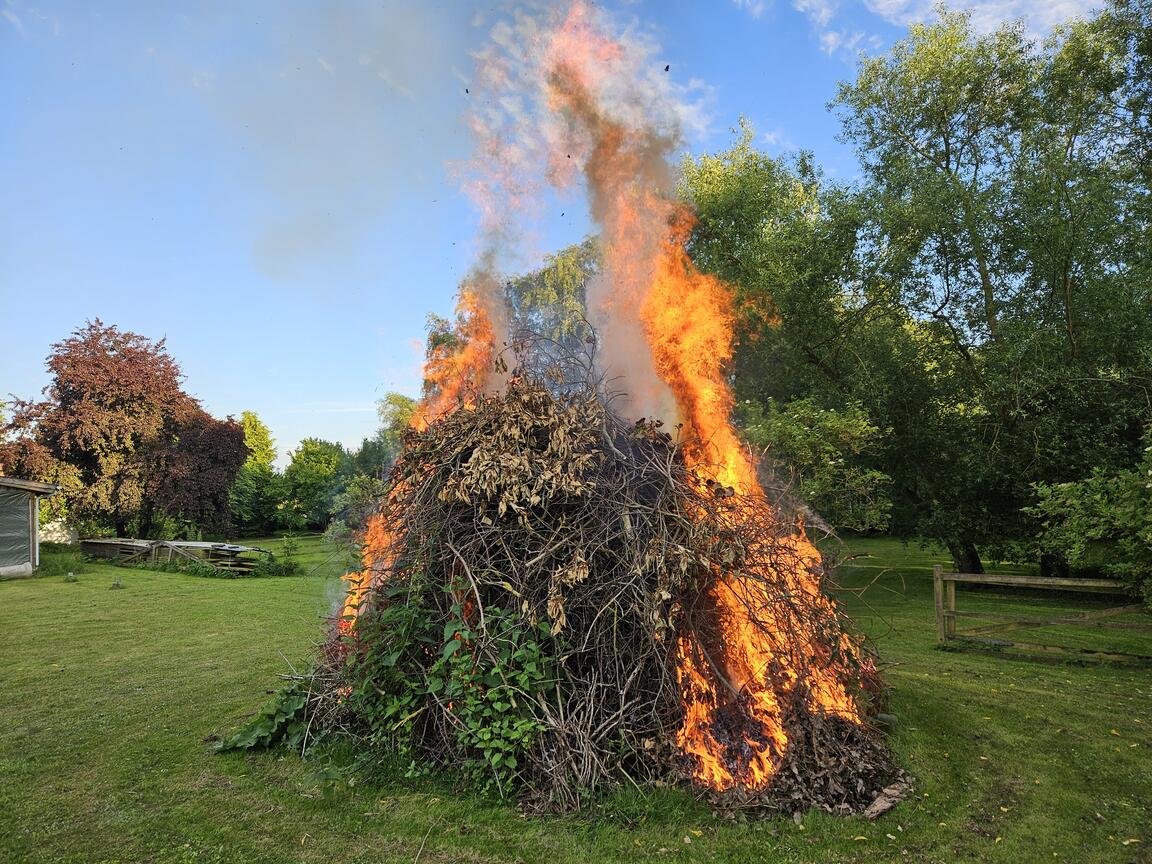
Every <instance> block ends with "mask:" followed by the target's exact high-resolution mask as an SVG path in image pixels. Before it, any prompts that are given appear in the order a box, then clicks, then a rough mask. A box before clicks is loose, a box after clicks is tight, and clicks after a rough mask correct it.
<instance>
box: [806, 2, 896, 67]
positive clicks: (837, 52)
mask: <svg viewBox="0 0 1152 864" xmlns="http://www.w3.org/2000/svg"><path fill="white" fill-rule="evenodd" d="M878 2H882V3H883V2H898V0H878ZM910 2H911V0H910ZM792 8H793V9H795V10H796V11H797V12H800V13H802V14H803V15H804V16H805V17H806V18H807V19H808V20H809V21H810V22H811V23H812V27H813V29H815V31H816V38H817V39H818V40H819V43H820V49H821V50H822V51H823V52H824V53H825V54H827V55H829V56H830V57H839V58H840V59H842V60H851V59H853V58H854V57H855V56H856V54H857V53H859V51H860V50H861V49H862V48H863V47H864V46H865V45H871V46H873V47H875V46H876V44H877V43H878V42H879V37H877V36H875V35H874V34H870V33H869V32H868V31H867V30H864V29H861V28H860V27H857V26H845V25H843V24H840V23H839V22H838V21H837V17H838V13H839V11H840V3H839V0H792Z"/></svg>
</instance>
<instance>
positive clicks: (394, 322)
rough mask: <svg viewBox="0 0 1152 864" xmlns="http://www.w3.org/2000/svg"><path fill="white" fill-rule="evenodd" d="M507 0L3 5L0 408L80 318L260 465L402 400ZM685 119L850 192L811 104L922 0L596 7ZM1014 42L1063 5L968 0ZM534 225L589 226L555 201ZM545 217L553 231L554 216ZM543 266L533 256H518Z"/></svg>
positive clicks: (695, 146)
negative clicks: (156, 354)
mask: <svg viewBox="0 0 1152 864" xmlns="http://www.w3.org/2000/svg"><path fill="white" fill-rule="evenodd" d="M511 5H514V4H504V3H499V2H474V3H473V2H463V0H460V2H449V0H443V2H435V0H383V2H380V0H376V2H372V3H367V2H364V3H360V2H341V3H335V2H332V3H323V4H322V3H313V2H304V0H298V2H289V0H269V2H261V0H247V2H236V0H220V2H197V3H175V2H159V0H157V2H144V0H139V2H127V0H125V2H119V3H101V2H99V0H86V2H74V3H68V2H60V3H51V2H47V0H37V2H31V3H30V2H24V0H0V142H2V144H0V195H2V196H3V205H2V206H0V310H3V311H2V312H0V399H2V398H6V397H7V395H8V394H9V393H14V394H16V395H17V396H21V397H30V396H34V395H36V394H38V393H39V391H40V389H41V388H42V387H43V386H44V385H45V384H46V383H47V377H46V374H45V372H44V368H43V364H44V358H45V357H46V355H47V354H48V352H49V350H50V346H51V344H52V343H53V342H56V341H58V340H60V339H62V338H64V337H65V336H66V335H67V334H68V333H69V332H71V331H72V330H73V329H75V328H76V327H77V326H80V325H81V324H83V322H84V321H85V320H86V319H89V318H96V317H99V318H101V319H103V321H104V322H105V323H114V324H116V325H118V326H120V327H122V328H124V329H129V330H133V331H136V332H139V333H142V334H144V335H146V336H149V337H151V338H157V339H158V338H161V337H165V338H167V340H168V347H169V350H170V351H171V352H172V354H173V356H174V357H175V358H176V359H177V361H178V362H179V363H180V364H181V366H182V367H183V369H184V372H185V374H186V375H187V379H188V380H187V389H188V390H189V392H191V393H192V394H193V395H195V396H197V397H199V398H200V399H201V400H202V401H203V403H204V405H205V407H206V408H207V409H208V410H209V411H211V412H212V413H214V414H215V415H217V416H224V415H227V414H234V415H239V413H240V412H241V411H243V410H253V411H256V412H257V413H258V414H259V415H260V416H261V417H262V418H263V419H264V421H265V422H266V423H267V424H268V425H269V426H270V427H271V428H272V431H273V435H274V436H275V438H276V440H277V443H278V446H279V447H280V449H281V451H286V450H288V449H290V448H291V447H293V446H295V444H296V443H297V442H298V441H299V440H300V439H301V438H304V437H307V436H318V437H323V438H327V439H330V440H335V441H341V442H343V443H344V444H346V445H349V446H355V445H357V444H358V443H359V441H360V440H361V439H362V438H363V437H365V436H366V435H369V434H371V433H372V431H373V430H374V429H375V427H376V416H375V409H374V402H375V400H376V399H378V398H380V397H381V396H382V395H383V394H384V393H385V392H387V391H389V390H400V391H402V392H406V393H409V394H412V395H415V394H416V393H417V391H418V389H419V381H420V361H421V346H422V337H423V332H424V320H425V316H426V315H427V314H428V313H429V312H435V313H438V314H442V315H445V314H448V313H449V312H450V311H451V309H452V305H453V295H454V293H455V289H456V285H457V284H458V283H459V281H460V279H461V278H462V277H463V276H464V274H465V272H466V271H467V269H468V266H469V264H470V263H471V261H472V257H473V256H474V254H475V253H476V251H477V241H476V236H477V226H478V222H477V217H476V214H475V213H474V212H473V210H472V208H471V205H470V204H469V202H468V200H467V199H466V197H465V196H464V195H463V194H462V193H461V192H460V191H459V190H458V188H457V185H456V179H455V177H456V172H455V171H454V169H453V163H459V162H460V161H462V160H465V159H467V158H468V156H469V153H470V147H471V141H470V140H469V137H468V134H467V131H466V129H465V126H464V123H463V115H464V112H465V111H466V110H467V107H468V102H467V100H468V99H469V98H470V96H469V94H466V93H465V92H464V91H465V87H466V86H467V82H468V79H469V75H470V71H471V59H470V53H471V52H473V51H475V50H477V49H478V48H480V47H481V46H482V45H483V44H484V42H485V41H486V36H487V34H488V32H489V29H490V28H491V26H492V24H493V22H494V21H495V20H496V19H497V18H498V17H499V15H500V14H501V13H502V11H503V10H505V9H506V8H508V6H511ZM603 5H604V6H605V8H607V9H608V10H610V11H612V12H613V13H614V14H615V15H617V16H618V18H619V20H620V22H621V23H622V24H624V25H627V24H631V25H632V26H636V27H640V28H642V29H644V30H646V31H647V32H649V33H650V34H651V35H652V36H653V37H654V38H655V40H656V41H657V42H658V43H659V44H660V45H661V62H662V63H667V64H670V66H671V70H670V73H669V74H671V75H673V76H674V77H675V78H676V79H677V80H679V81H680V82H681V83H684V84H689V83H691V84H693V87H694V90H693V92H694V93H696V94H698V96H699V98H700V100H701V103H702V108H703V112H704V114H705V116H706V118H707V124H706V126H705V127H704V128H703V129H700V130H696V131H694V132H693V133H692V135H691V136H690V140H688V141H687V142H686V149H687V150H689V151H691V152H694V153H700V152H706V151H713V150H717V149H720V148H722V147H724V146H725V145H726V144H727V143H728V142H729V141H730V140H731V132H730V130H731V128H732V127H733V126H734V125H735V124H736V122H737V120H738V118H739V117H740V116H741V115H743V116H746V117H747V118H748V119H749V120H751V122H752V123H753V124H754V126H755V128H756V130H757V134H758V143H759V144H760V146H762V147H763V148H764V149H767V150H768V151H770V152H773V153H779V152H784V151H790V150H794V149H797V148H804V149H808V150H812V151H814V152H815V154H816V157H817V160H818V162H819V163H820V164H822V165H823V166H824V168H825V169H826V170H827V171H828V172H829V173H830V174H831V175H833V176H835V177H838V178H841V179H850V178H851V177H852V176H854V174H855V171H856V167H855V159H854V157H853V155H852V153H851V152H850V151H849V150H848V149H847V148H846V147H845V146H844V145H842V144H840V143H838V142H837V141H836V134H837V131H838V124H837V121H836V119H835V117H834V116H832V115H831V114H829V112H828V111H827V110H826V107H825V106H826V104H827V102H828V101H829V100H830V99H831V98H832V97H833V96H834V94H835V90H836V82H837V81H838V80H841V79H845V78H850V77H851V76H852V74H853V69H854V66H855V58H856V56H857V55H858V53H859V52H860V51H867V52H870V53H876V52H879V51H883V50H885V49H886V48H887V47H888V46H889V45H890V44H891V42H892V41H893V40H895V39H897V38H899V36H900V35H901V34H902V33H904V32H905V30H906V27H907V25H908V24H909V23H910V22H912V21H915V20H925V19H927V18H928V17H930V15H931V8H932V4H931V3H930V2H923V0H774V2H773V0H738V2H733V0H639V2H637V0H619V2H606V3H604V4H603ZM968 5H969V6H970V7H971V8H972V11H973V16H974V21H975V22H976V23H977V26H979V27H981V28H984V29H987V28H990V27H993V26H995V25H996V24H997V23H998V22H999V21H1001V20H1003V19H1004V18H1006V17H1021V18H1023V19H1024V20H1025V22H1026V24H1027V25H1028V26H1029V27H1030V28H1031V29H1033V30H1034V31H1035V32H1043V31H1044V30H1045V29H1046V28H1047V27H1049V26H1050V25H1051V24H1052V23H1054V22H1055V21H1058V20H1061V19H1063V18H1065V17H1068V16H1071V15H1074V14H1078V13H1083V12H1085V11H1087V9H1088V8H1089V6H1090V5H1091V4H1090V3H1088V2H1083V0H978V2H973V3H970V4H968ZM556 210H558V211H559V212H555V211H553V212H550V213H546V214H545V215H544V216H543V217H542V219H543V222H542V224H540V225H537V226H533V228H534V230H535V232H536V233H537V234H538V236H539V237H540V238H541V240H540V243H541V245H542V246H544V247H546V248H555V247H559V246H563V245H565V244H567V243H570V242H575V241H577V240H579V239H581V238H582V237H583V236H584V234H585V233H586V232H587V230H588V223H587V219H586V217H585V215H584V212H583V209H582V207H581V206H579V202H578V201H568V202H566V203H565V202H558V203H557V207H556ZM561 212H562V213H563V214H564V215H563V216H561V215H560V213H561ZM541 251H545V250H544V249H541Z"/></svg>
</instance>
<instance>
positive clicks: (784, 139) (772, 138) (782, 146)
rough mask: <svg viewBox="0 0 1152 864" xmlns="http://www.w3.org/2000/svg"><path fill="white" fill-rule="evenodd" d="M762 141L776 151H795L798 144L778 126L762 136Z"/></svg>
mask: <svg viewBox="0 0 1152 864" xmlns="http://www.w3.org/2000/svg"><path fill="white" fill-rule="evenodd" d="M760 138H761V140H762V141H763V142H764V144H765V145H766V146H768V147H771V148H773V149H776V150H793V149H795V147H796V142H795V141H793V140H792V138H791V136H790V135H789V134H788V132H787V131H786V130H785V129H784V128H783V127H782V126H776V127H774V128H772V129H769V130H768V131H767V132H764V133H762V134H761V135H760Z"/></svg>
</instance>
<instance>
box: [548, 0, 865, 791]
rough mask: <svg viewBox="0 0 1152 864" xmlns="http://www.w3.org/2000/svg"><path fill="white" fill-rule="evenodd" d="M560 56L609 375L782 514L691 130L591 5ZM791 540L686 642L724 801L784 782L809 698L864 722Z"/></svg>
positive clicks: (795, 538) (688, 701)
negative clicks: (756, 424) (746, 405)
mask: <svg viewBox="0 0 1152 864" xmlns="http://www.w3.org/2000/svg"><path fill="white" fill-rule="evenodd" d="M546 56H547V57H548V58H549V61H550V62H549V64H548V66H547V71H546V80H547V83H548V105H549V107H550V108H551V110H553V111H555V112H559V114H560V115H561V117H562V118H563V123H564V125H563V130H564V135H563V137H562V139H561V140H562V142H563V144H564V148H563V149H564V150H566V151H569V152H571V151H572V150H575V151H576V152H578V153H580V154H581V156H582V159H583V167H584V179H585V183H586V184H587V187H588V194H589V198H590V203H591V210H592V215H593V218H594V219H595V220H596V221H597V222H598V223H599V224H600V226H601V229H602V234H601V245H602V248H603V250H604V257H605V279H604V280H603V282H602V283H601V284H600V285H594V286H591V290H590V291H589V298H588V299H589V304H590V308H589V312H590V314H591V315H592V316H593V318H594V323H596V324H597V325H598V329H599V330H600V333H601V337H602V342H603V354H602V358H603V362H604V363H605V364H606V366H607V369H606V371H607V372H608V373H609V374H610V375H611V374H617V375H620V376H621V377H622V379H623V382H624V387H625V388H626V389H627V390H628V391H629V393H628V394H627V395H628V400H627V402H626V408H625V410H626V411H630V412H631V413H632V414H633V415H634V416H639V415H641V414H646V415H648V416H657V417H662V418H664V419H674V420H677V421H679V423H680V424H682V428H681V441H682V446H683V451H684V455H685V459H686V460H687V462H688V464H689V466H690V467H691V468H693V469H694V470H695V471H696V472H697V474H698V476H700V477H701V478H702V479H704V480H711V481H714V482H715V483H718V484H721V485H722V486H724V487H729V488H731V489H733V490H734V491H735V492H736V493H737V494H738V495H739V496H741V498H740V499H739V500H744V501H746V502H747V503H746V504H745V505H744V506H746V507H749V508H758V509H763V508H767V507H768V506H769V505H768V502H767V501H766V500H765V498H764V494H763V491H762V489H761V487H760V485H759V483H758V481H757V479H756V467H755V464H754V462H753V460H752V459H751V457H750V456H749V454H748V453H747V451H746V450H745V448H744V447H743V446H742V445H741V443H740V440H739V438H738V436H737V435H736V432H735V430H734V429H733V428H732V425H731V422H730V414H731V410H732V406H733V397H732V392H731V389H730V388H729V386H728V382H727V380H726V378H725V374H724V370H725V367H726V365H727V363H728V362H729V361H730V360H731V358H732V350H733V318H734V316H733V300H732V292H731V290H730V288H729V287H728V286H727V285H725V284H724V283H723V282H721V281H720V280H718V279H716V278H714V277H712V276H708V275H705V274H702V273H700V272H699V271H698V270H697V269H696V268H695V266H694V265H693V264H692V261H691V260H690V258H689V256H688V253H687V251H686V245H687V242H688V240H689V238H690V235H691V231H692V227H693V225H694V221H695V219H694V216H693V214H692V213H691V210H690V209H689V208H688V207H687V206H686V205H684V204H681V203H676V202H675V201H673V200H672V191H673V190H672V185H673V184H672V180H673V177H672V172H671V170H670V168H669V164H668V155H669V152H670V150H671V148H672V146H673V145H674V143H675V141H676V139H677V134H678V130H677V129H675V128H670V127H669V126H668V124H667V123H655V122H653V121H652V117H653V116H654V115H656V116H664V117H667V116H669V112H668V111H666V110H664V111H659V110H657V111H644V110H641V111H636V110H635V109H636V108H637V106H639V107H640V108H646V107H650V105H651V102H652V100H653V99H655V100H659V99H662V98H666V96H667V94H666V92H664V91H661V90H660V89H659V88H653V87H651V86H638V87H637V88H635V89H634V90H633V91H625V92H623V93H621V92H620V90H619V87H620V83H619V82H620V79H621V75H620V73H621V67H622V66H625V65H626V64H627V60H628V56H629V51H628V48H627V46H625V45H624V44H623V43H621V42H620V41H617V40H613V39H612V38H610V37H608V36H607V35H605V33H604V32H603V30H602V29H601V27H600V26H599V19H598V17H597V16H596V15H595V14H594V13H593V11H592V9H591V8H590V7H589V6H588V5H587V4H586V3H584V2H582V0H576V2H573V3H572V5H571V6H570V7H569V11H568V15H567V17H566V19H565V20H564V22H563V24H562V25H561V26H560V27H559V28H558V30H557V31H556V34H555V37H554V39H553V41H552V44H551V50H550V51H548V52H547V54H546ZM613 88H615V89H613ZM637 337H638V338H637ZM670 408H671V410H669V409H670ZM669 414H671V416H669ZM781 528H782V530H781V532H780V533H781V535H782V536H781V538H780V540H779V542H781V543H782V544H783V546H784V549H783V550H782V551H778V552H777V553H776V554H775V556H774V564H773V572H771V573H752V574H735V573H729V572H717V573H716V574H715V579H714V582H713V584H712V586H711V587H710V590H709V592H708V603H707V607H708V608H707V609H706V610H704V612H705V614H706V615H707V617H708V620H709V622H710V623H711V625H712V627H713V628H714V630H715V632H714V633H713V634H712V637H713V638H711V639H709V640H707V641H708V642H709V644H707V645H704V644H697V643H696V642H695V641H694V640H693V639H692V638H690V637H688V636H684V637H682V638H681V640H680V642H679V644H678V651H677V659H678V673H679V680H680V684H681V688H682V690H683V695H684V707H685V719H684V724H683V726H682V727H681V729H680V730H679V732H678V734H677V743H678V744H679V745H680V747H681V749H683V751H684V752H685V753H686V754H687V755H689V756H690V757H691V758H692V759H693V760H694V763H695V765H694V775H695V777H696V779H697V780H698V781H699V782H701V783H702V784H704V785H707V786H709V787H712V788H715V789H727V788H730V787H733V786H741V787H745V788H763V787H765V786H767V785H768V784H769V783H770V782H771V780H772V777H773V776H774V774H775V772H776V770H777V768H778V767H779V765H780V763H781V761H782V759H783V757H784V754H785V753H786V752H787V748H788V734H787V731H786V720H787V713H788V711H789V710H791V709H792V703H793V702H795V701H796V700H800V701H801V702H803V703H804V705H805V707H807V708H808V709H810V710H817V711H824V712H827V713H829V714H835V715H837V716H840V717H844V718H847V719H851V720H858V714H857V710H856V706H855V705H854V703H853V700H852V698H851V696H850V695H849V693H848V692H847V690H846V687H845V683H844V680H843V676H842V674H841V673H840V672H839V671H837V669H836V668H835V664H832V663H829V662H828V661H829V658H830V656H831V655H832V653H833V652H834V651H836V650H841V649H843V650H851V649H852V647H853V646H852V645H851V644H850V643H848V641H847V639H846V637H842V636H838V635H834V636H826V635H825V634H823V633H817V632H813V631H814V627H815V624H814V623H813V622H814V621H817V620H821V616H818V615H797V614H794V612H793V610H794V609H796V608H797V606H800V607H806V608H807V610H810V611H817V610H819V611H823V612H825V613H827V615H829V616H833V617H834V614H835V612H834V609H833V607H832V604H831V601H830V600H829V599H828V598H827V597H826V596H825V595H824V594H823V593H822V592H821V590H820V581H819V573H820V564H821V559H820V554H819V552H818V551H817V550H816V548H815V547H814V546H813V545H812V543H811V542H809V540H808V538H807V537H806V536H805V534H804V532H803V530H802V529H801V528H800V526H795V530H791V531H789V530H783V529H786V528H787V526H781ZM773 592H775V593H773ZM781 592H782V593H783V595H784V597H783V600H784V602H782V597H781V596H776V594H778V593H781ZM770 594H771V596H770ZM825 620H826V619H825ZM757 622H761V624H763V623H766V624H767V625H768V626H767V627H764V626H760V625H758V624H757ZM829 639H833V640H843V643H842V644H838V645H835V646H832V645H829V644H828V642H829ZM801 686H802V687H803V692H799V691H798V689H797V688H800V687H801Z"/></svg>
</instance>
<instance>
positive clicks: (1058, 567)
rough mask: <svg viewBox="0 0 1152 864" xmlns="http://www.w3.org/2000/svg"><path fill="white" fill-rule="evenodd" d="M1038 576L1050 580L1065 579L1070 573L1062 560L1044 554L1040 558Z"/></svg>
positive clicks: (1049, 554)
mask: <svg viewBox="0 0 1152 864" xmlns="http://www.w3.org/2000/svg"><path fill="white" fill-rule="evenodd" d="M1040 575H1041V576H1044V577H1047V578H1050V579H1067V578H1068V577H1069V576H1071V575H1072V572H1071V568H1070V567H1069V566H1068V562H1067V561H1065V560H1064V558H1062V557H1061V556H1059V555H1053V554H1051V553H1049V552H1045V553H1043V554H1042V555H1041V556H1040Z"/></svg>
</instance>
